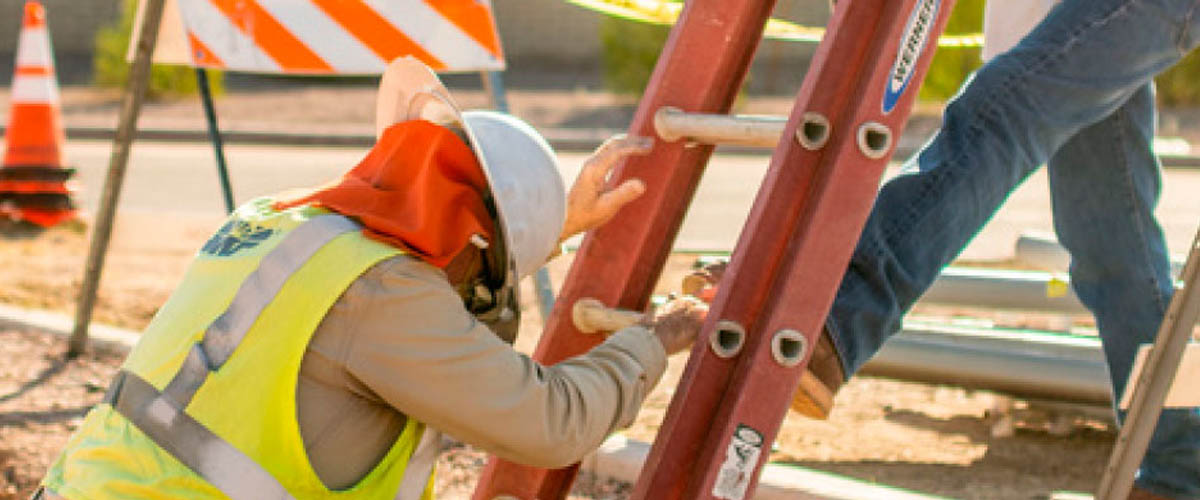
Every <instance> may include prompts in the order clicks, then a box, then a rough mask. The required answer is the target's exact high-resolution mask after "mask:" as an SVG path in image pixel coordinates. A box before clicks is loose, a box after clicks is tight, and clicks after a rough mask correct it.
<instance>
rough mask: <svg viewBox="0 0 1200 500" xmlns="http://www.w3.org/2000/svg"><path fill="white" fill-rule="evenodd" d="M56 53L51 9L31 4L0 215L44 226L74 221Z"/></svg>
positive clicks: (1, 180) (0, 187) (0, 181)
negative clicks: (64, 156)
mask: <svg viewBox="0 0 1200 500" xmlns="http://www.w3.org/2000/svg"><path fill="white" fill-rule="evenodd" d="M52 54H53V53H52V52H51V49H50V36H49V34H48V33H47V30H46V10H45V9H44V8H43V7H42V4H40V3H38V2H37V1H35V0H29V1H27V2H26V3H25V20H24V22H23V23H22V27H21V38H20V40H19V41H18V43H17V64H16V73H15V74H14V75H13V83H12V107H11V112H10V113H9V123H8V132H7V137H5V140H6V142H7V150H6V151H5V154H4V164H3V166H0V214H2V215H4V216H7V217H9V218H12V219H18V220H27V221H29V222H32V223H34V224H37V225H39V226H42V227H50V226H53V225H55V224H58V223H59V222H63V221H65V220H69V219H72V218H74V217H75V206H74V204H73V203H72V201H71V192H70V190H69V189H68V188H67V185H66V181H67V179H68V178H70V177H71V175H72V174H74V173H75V171H74V169H70V168H63V166H62V147H61V146H62V144H63V143H64V142H65V136H64V134H63V128H62V120H61V119H60V117H59V104H58V102H59V99H58V82H57V81H56V80H55V76H54V57H53V55H52Z"/></svg>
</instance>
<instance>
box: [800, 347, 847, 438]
mask: <svg viewBox="0 0 1200 500" xmlns="http://www.w3.org/2000/svg"><path fill="white" fill-rule="evenodd" d="M845 380H846V377H845V375H844V373H843V372H842V360H841V359H840V358H839V357H838V354H837V350H836V349H834V348H833V341H832V340H830V338H829V331H828V330H824V329H822V330H821V339H820V340H819V341H817V347H816V348H814V349H813V354H812V359H810V360H809V361H808V369H807V370H805V371H804V375H801V376H800V387H799V388H798V389H796V394H795V395H794V396H792V411H794V412H796V413H799V414H801V415H804V416H806V417H809V418H815V419H818V420H825V419H826V418H829V412H830V411H831V410H833V395H834V394H836V393H837V391H838V389H839V388H841V387H842V382H844V381H845Z"/></svg>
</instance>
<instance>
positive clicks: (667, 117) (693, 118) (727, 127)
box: [654, 106, 787, 148]
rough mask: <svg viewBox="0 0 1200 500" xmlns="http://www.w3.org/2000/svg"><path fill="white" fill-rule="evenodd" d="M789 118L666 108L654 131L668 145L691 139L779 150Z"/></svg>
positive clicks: (658, 116)
mask: <svg viewBox="0 0 1200 500" xmlns="http://www.w3.org/2000/svg"><path fill="white" fill-rule="evenodd" d="M786 125H787V117H784V116H762V115H721V114H711V113H687V112H684V111H683V110H681V109H679V108H674V107H671V106H663V107H661V108H659V109H658V111H657V112H656V113H654V130H655V131H656V132H658V136H659V137H661V138H662V139H663V140H664V141H667V142H674V141H678V140H680V139H687V140H689V141H692V142H699V143H701V144H739V145H743V146H761V147H772V148H773V147H775V145H777V144H779V136H781V135H783V129H784V127H785V126H786Z"/></svg>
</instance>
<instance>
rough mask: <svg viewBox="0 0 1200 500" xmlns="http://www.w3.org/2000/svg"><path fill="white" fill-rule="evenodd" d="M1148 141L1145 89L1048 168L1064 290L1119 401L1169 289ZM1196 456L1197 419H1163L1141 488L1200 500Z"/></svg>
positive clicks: (1187, 415) (1166, 415)
mask: <svg viewBox="0 0 1200 500" xmlns="http://www.w3.org/2000/svg"><path fill="white" fill-rule="evenodd" d="M1153 138H1154V93H1153V91H1152V90H1151V86H1150V85H1145V86H1143V87H1142V88H1141V89H1139V90H1138V91H1137V92H1136V93H1134V95H1133V96H1132V97H1131V98H1130V99H1129V101H1128V102H1126V103H1125V105H1123V106H1121V107H1120V108H1118V109H1117V110H1116V111H1115V112H1114V113H1113V114H1112V115H1109V117H1108V118H1105V119H1104V120H1102V121H1100V122H1098V123H1096V124H1094V125H1092V126H1089V127H1087V128H1085V129H1083V130H1082V131H1080V132H1079V134H1077V135H1076V136H1074V137H1072V138H1071V139H1070V140H1068V141H1067V143H1066V144H1064V145H1063V146H1062V147H1061V148H1059V150H1058V151H1056V152H1055V154H1054V156H1053V157H1051V159H1050V162H1049V164H1048V168H1049V172H1048V173H1049V178H1050V190H1051V194H1052V195H1053V196H1052V199H1053V205H1054V227H1055V230H1056V231H1057V232H1058V236H1059V240H1060V241H1062V243H1063V245H1064V246H1066V247H1067V249H1068V250H1069V251H1070V252H1071V257H1072V258H1071V284H1072V286H1073V287H1074V288H1075V291H1076V293H1077V294H1078V295H1079V298H1080V300H1081V301H1083V303H1084V304H1086V305H1087V306H1088V308H1089V309H1091V310H1092V311H1093V313H1094V314H1095V316H1096V323H1097V325H1098V327H1099V330H1100V336H1101V338H1102V340H1103V342H1104V353H1105V357H1106V359H1107V361H1108V367H1109V375H1110V376H1111V377H1112V384H1113V393H1114V394H1115V395H1116V397H1117V399H1118V400H1119V399H1120V396H1121V394H1123V393H1124V391H1125V384H1126V381H1127V380H1128V378H1129V371H1130V369H1131V368H1132V364H1133V357H1134V354H1135V353H1136V350H1137V347H1138V345H1140V344H1142V343H1152V342H1154V336H1155V334H1156V333H1157V332H1158V326H1159V323H1160V322H1161V321H1162V318H1163V314H1164V313H1165V312H1166V309H1167V305H1168V303H1169V302H1170V299H1171V292H1172V290H1173V289H1172V286H1171V277H1170V264H1169V262H1168V255H1167V249H1166V242H1165V241H1164V239H1163V234H1162V230H1161V229H1160V228H1159V226H1158V222H1157V221H1156V220H1155V218H1154V207H1155V205H1156V204H1157V202H1158V195H1159V191H1160V185H1161V176H1160V171H1159V164H1158V160H1157V158H1156V157H1155V156H1154V154H1153V152H1152V150H1151V143H1152V141H1153ZM1197 448H1200V413H1198V412H1197V411H1196V410H1195V409H1179V410H1168V411H1164V412H1163V416H1162V417H1161V418H1160V419H1159V421H1158V425H1157V427H1156V429H1155V435H1154V437H1153V439H1152V440H1151V443H1150V447H1149V449H1148V450H1147V452H1146V458H1145V460H1144V461H1143V463H1142V469H1141V471H1140V472H1139V478H1138V485H1139V486H1140V487H1141V488H1143V489H1146V490H1148V491H1152V492H1155V493H1159V494H1163V495H1173V496H1178V497H1186V496H1192V497H1194V496H1197V495H1200V485H1197V484H1196V481H1195V478H1197V477H1200V460H1198V459H1197V457H1196V450H1197Z"/></svg>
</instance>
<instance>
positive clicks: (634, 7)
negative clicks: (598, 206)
mask: <svg viewBox="0 0 1200 500" xmlns="http://www.w3.org/2000/svg"><path fill="white" fill-rule="evenodd" d="M567 2H570V3H573V4H575V5H578V6H580V7H583V8H585V9H591V10H594V11H596V12H600V13H603V14H607V15H610V16H614V17H619V18H622V19H628V20H630V21H638V22H643V23H650V24H663V25H672V24H675V20H676V19H678V18H679V12H680V11H682V10H683V2H674V1H667V0H567ZM764 34H765V35H766V37H767V38H770V39H772V40H782V41H786V42H809V43H817V42H820V41H821V37H823V36H825V28H818V27H813V26H802V25H799V24H796V23H793V22H791V21H785V20H783V19H774V18H772V19H770V20H768V21H767V26H766V29H765V33H764ZM938 46H941V47H982V46H983V34H982V33H972V34H965V35H942V37H941V39H939V40H938Z"/></svg>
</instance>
